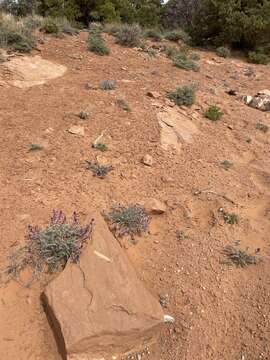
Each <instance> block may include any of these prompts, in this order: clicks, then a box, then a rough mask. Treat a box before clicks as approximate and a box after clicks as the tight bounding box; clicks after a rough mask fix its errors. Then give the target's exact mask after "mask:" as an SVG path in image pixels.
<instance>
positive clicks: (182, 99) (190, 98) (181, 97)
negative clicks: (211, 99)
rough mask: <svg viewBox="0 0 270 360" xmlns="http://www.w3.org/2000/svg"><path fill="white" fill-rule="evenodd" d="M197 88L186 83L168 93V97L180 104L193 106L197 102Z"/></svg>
mask: <svg viewBox="0 0 270 360" xmlns="http://www.w3.org/2000/svg"><path fill="white" fill-rule="evenodd" d="M195 96H196V90H195V86H194V85H184V86H182V87H178V88H177V89H176V90H175V91H171V92H169V93H168V95H167V97H168V98H169V99H170V100H172V101H173V102H174V103H175V104H176V105H178V106H182V105H184V106H191V105H192V104H194V102H195Z"/></svg>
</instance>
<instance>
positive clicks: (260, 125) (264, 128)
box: [256, 123, 269, 133]
mask: <svg viewBox="0 0 270 360" xmlns="http://www.w3.org/2000/svg"><path fill="white" fill-rule="evenodd" d="M256 129H257V130H260V131H262V132H264V133H267V132H268V130H269V127H268V126H267V125H265V124H263V123H257V124H256Z"/></svg>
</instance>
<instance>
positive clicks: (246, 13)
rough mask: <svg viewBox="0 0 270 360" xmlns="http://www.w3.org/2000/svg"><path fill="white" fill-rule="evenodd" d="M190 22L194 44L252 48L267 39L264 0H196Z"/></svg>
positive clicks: (269, 18) (268, 14)
mask: <svg viewBox="0 0 270 360" xmlns="http://www.w3.org/2000/svg"><path fill="white" fill-rule="evenodd" d="M199 3H200V4H199V6H198V8H197V10H196V12H195V16H194V17H193V19H192V24H191V26H190V30H191V35H192V37H193V40H194V41H195V42H196V43H198V44H212V45H221V46H222V45H224V44H227V45H228V46H234V47H235V46H237V47H238V48H241V49H250V50H252V49H256V48H258V47H259V46H262V45H265V44H268V43H269V28H270V7H269V3H268V1H264V2H261V3H260V5H258V3H257V2H256V1H241V2H239V1H238V0H230V1H216V2H215V3H213V2H212V1H211V0H205V1H202V2H199Z"/></svg>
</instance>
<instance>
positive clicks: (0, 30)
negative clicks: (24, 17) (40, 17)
mask: <svg viewBox="0 0 270 360" xmlns="http://www.w3.org/2000/svg"><path fill="white" fill-rule="evenodd" d="M35 45H36V39H35V37H34V35H33V33H32V29H31V28H29V27H27V26H26V25H25V24H24V22H23V21H19V20H17V19H16V18H15V17H13V16H11V15H2V18H1V21H0V47H1V48H8V49H12V50H16V51H20V52H29V51H31V50H32V49H33V48H34V47H35Z"/></svg>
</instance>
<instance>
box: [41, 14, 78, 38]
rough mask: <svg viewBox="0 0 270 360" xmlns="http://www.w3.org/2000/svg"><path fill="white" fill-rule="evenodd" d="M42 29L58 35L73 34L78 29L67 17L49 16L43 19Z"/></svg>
mask: <svg viewBox="0 0 270 360" xmlns="http://www.w3.org/2000/svg"><path fill="white" fill-rule="evenodd" d="M40 30H42V31H44V32H45V33H47V34H53V35H55V36H58V35H59V34H61V33H64V34H69V35H73V34H75V33H76V32H77V31H76V30H75V28H74V27H73V26H72V25H71V23H70V22H69V21H68V19H67V18H65V17H47V18H45V19H44V20H43V22H42V24H41V27H40Z"/></svg>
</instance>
